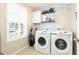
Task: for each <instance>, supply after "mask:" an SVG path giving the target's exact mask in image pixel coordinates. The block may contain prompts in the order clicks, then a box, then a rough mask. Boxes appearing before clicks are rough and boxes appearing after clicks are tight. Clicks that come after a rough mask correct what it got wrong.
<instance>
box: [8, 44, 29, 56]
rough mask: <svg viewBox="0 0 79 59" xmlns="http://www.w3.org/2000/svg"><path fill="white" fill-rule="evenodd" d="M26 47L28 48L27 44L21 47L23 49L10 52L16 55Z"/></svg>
mask: <svg viewBox="0 0 79 59" xmlns="http://www.w3.org/2000/svg"><path fill="white" fill-rule="evenodd" d="M25 48H28V45H27V46H24V47H23V48H21V49H19V50H17V51H15V52H13V53H12V54H10V55H16V54H17V53H19V52H20V51H22V50H24V49H25Z"/></svg>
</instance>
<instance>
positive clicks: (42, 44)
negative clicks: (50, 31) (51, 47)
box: [37, 37, 49, 48]
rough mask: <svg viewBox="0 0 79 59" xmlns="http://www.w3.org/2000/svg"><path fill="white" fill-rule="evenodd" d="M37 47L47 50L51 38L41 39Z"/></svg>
mask: <svg viewBox="0 0 79 59" xmlns="http://www.w3.org/2000/svg"><path fill="white" fill-rule="evenodd" d="M37 42H38V43H37V45H38V47H40V48H46V47H47V46H48V42H49V38H47V37H39V38H38V40H37Z"/></svg>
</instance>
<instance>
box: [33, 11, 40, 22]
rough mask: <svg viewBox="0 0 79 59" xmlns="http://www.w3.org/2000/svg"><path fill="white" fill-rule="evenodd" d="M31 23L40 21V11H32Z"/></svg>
mask: <svg viewBox="0 0 79 59" xmlns="http://www.w3.org/2000/svg"><path fill="white" fill-rule="evenodd" d="M32 16H33V23H41V11H34V12H33V15H32Z"/></svg>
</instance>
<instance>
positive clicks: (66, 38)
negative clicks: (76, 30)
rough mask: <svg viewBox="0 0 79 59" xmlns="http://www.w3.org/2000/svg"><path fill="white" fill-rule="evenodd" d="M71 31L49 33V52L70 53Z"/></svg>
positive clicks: (56, 53)
mask: <svg viewBox="0 0 79 59" xmlns="http://www.w3.org/2000/svg"><path fill="white" fill-rule="evenodd" d="M72 41H73V40H72V32H69V31H54V32H52V33H51V54H52V55H72V51H73V49H72V47H73V42H72Z"/></svg>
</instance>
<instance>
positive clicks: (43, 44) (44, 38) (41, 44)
mask: <svg viewBox="0 0 79 59" xmlns="http://www.w3.org/2000/svg"><path fill="white" fill-rule="evenodd" d="M34 47H35V49H36V50H37V51H39V52H41V53H44V54H50V32H49V31H47V30H40V31H36V36H35V45H34Z"/></svg>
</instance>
